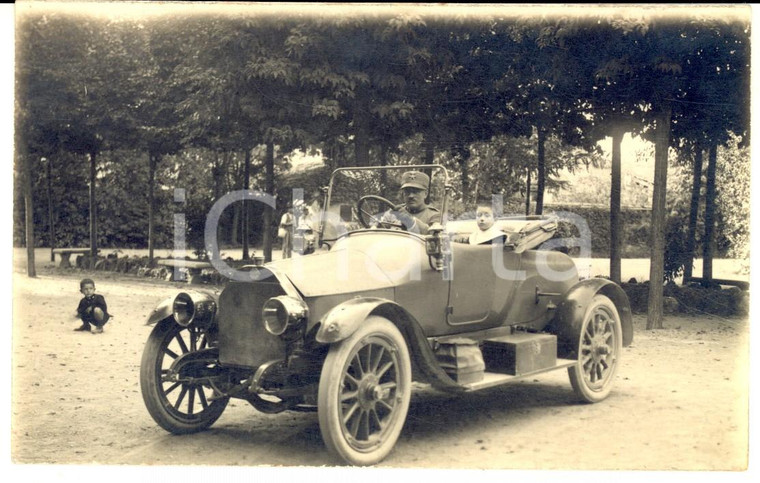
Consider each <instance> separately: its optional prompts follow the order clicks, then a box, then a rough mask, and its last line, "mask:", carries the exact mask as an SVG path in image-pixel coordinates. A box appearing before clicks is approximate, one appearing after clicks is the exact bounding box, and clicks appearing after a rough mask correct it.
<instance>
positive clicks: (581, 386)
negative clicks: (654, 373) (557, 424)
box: [567, 294, 623, 403]
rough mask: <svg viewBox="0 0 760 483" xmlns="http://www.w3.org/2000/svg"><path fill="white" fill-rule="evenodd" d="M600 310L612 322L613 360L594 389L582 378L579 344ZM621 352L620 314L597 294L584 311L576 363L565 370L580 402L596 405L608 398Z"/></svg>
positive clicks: (609, 301)
mask: <svg viewBox="0 0 760 483" xmlns="http://www.w3.org/2000/svg"><path fill="white" fill-rule="evenodd" d="M600 310H601V311H603V312H604V313H605V314H606V315H607V317H608V318H610V319H612V321H613V334H614V341H613V344H612V346H613V350H614V354H613V355H614V360H613V361H612V364H611V367H610V368H609V369H607V371H608V373H607V374H606V375H605V376H604V378H603V379H604V381H603V383H602V385H601V387H599V388H594V387H591V386H590V385H589V382H588V381H587V380H586V378H585V377H584V376H583V369H582V362H581V361H582V358H583V351H582V350H581V344H582V339H583V336H584V334H585V333H586V328H587V327H588V324H589V323H590V322H591V321H592V319H593V316H594V315H595V314H597V313H598V311H600ZM622 350H623V326H622V323H621V321H620V314H618V311H617V308H616V307H615V304H614V303H612V301H611V300H610V299H609V298H607V297H606V296H605V295H600V294H597V295H595V296H594V298H593V299H592V301H591V304H589V307H588V309H586V313H585V314H584V316H583V324H582V325H581V331H580V336H579V338H578V349H577V354H578V361H577V363H576V364H575V365H573V366H571V367H569V368H568V369H567V372H568V376H569V377H570V385H572V387H573V391H575V394H576V395H577V396H578V397H579V398H580V399H581V400H582V401H585V402H588V403H597V402H599V401H602V400H604V399H606V398H607V396H609V394H610V391H611V390H612V386H613V383H614V381H615V375H616V374H617V369H618V367H619V365H620V355H621V353H622Z"/></svg>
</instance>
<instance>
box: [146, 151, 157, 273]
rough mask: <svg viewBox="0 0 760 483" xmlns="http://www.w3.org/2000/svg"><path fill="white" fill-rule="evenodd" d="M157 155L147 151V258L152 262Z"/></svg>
mask: <svg viewBox="0 0 760 483" xmlns="http://www.w3.org/2000/svg"><path fill="white" fill-rule="evenodd" d="M158 158H159V156H158V155H157V154H154V153H148V260H150V262H151V263H152V262H153V248H154V247H153V243H154V241H153V240H154V238H155V233H154V230H155V228H154V218H155V214H154V211H155V205H156V201H155V190H156V168H157V166H158Z"/></svg>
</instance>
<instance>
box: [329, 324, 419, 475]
mask: <svg viewBox="0 0 760 483" xmlns="http://www.w3.org/2000/svg"><path fill="white" fill-rule="evenodd" d="M411 386H412V381H411V363H410V359H409V350H408V348H407V346H406V342H405V340H404V337H403V336H402V335H401V333H400V332H399V330H398V328H396V326H395V325H393V323H391V322H390V321H389V320H387V319H385V318H382V317H376V316H372V317H369V318H368V319H367V320H365V321H364V322H363V323H362V325H360V326H359V329H358V330H357V331H356V332H354V333H353V334H352V335H351V336H350V337H348V338H347V339H345V340H343V341H341V342H338V343H337V344H335V345H333V346H332V347H331V348H330V352H329V353H328V355H327V358H326V359H325V363H324V366H323V367H322V374H321V378H320V382H319V396H318V415H319V427H320V430H321V432H322V439H323V440H324V442H325V444H326V446H327V448H328V450H329V451H330V452H331V453H332V454H334V455H336V456H338V457H340V458H341V459H342V460H343V461H345V462H347V463H349V464H352V465H372V464H375V463H378V462H380V461H382V460H383V458H385V457H386V456H387V455H388V453H390V451H391V450H392V449H393V446H394V445H395V444H396V440H397V439H398V437H399V434H400V433H401V428H402V427H403V425H404V421H405V420H406V414H407V410H408V409H409V399H410V396H411Z"/></svg>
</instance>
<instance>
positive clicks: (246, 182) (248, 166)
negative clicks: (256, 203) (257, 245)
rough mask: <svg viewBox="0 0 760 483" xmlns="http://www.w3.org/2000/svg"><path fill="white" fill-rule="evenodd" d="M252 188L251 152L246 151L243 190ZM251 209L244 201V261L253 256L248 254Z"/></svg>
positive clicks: (248, 149) (247, 149)
mask: <svg viewBox="0 0 760 483" xmlns="http://www.w3.org/2000/svg"><path fill="white" fill-rule="evenodd" d="M250 187H251V150H250V148H246V150H245V165H244V168H243V189H244V190H246V191H248V190H249V189H250ZM249 208H250V206H249V202H248V201H247V200H244V201H243V260H250V259H251V255H250V253H248V209H249Z"/></svg>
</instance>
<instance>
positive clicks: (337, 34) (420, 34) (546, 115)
mask: <svg viewBox="0 0 760 483" xmlns="http://www.w3.org/2000/svg"><path fill="white" fill-rule="evenodd" d="M136 8H140V7H136ZM696 10H697V13H696V14H695V13H692V12H689V13H687V12H686V11H682V13H683V14H684V17H683V18H681V19H678V20H675V19H674V17H667V16H665V17H658V16H652V17H644V16H626V15H625V14H623V13H622V11H620V12H617V13H615V14H614V15H613V14H611V15H607V14H604V13H602V14H595V16H593V17H591V16H579V15H577V10H574V11H571V10H568V13H567V15H565V16H559V15H558V16H540V17H539V16H534V17H531V16H521V15H516V14H508V15H500V14H498V10H492V11H490V13H489V14H487V15H474V16H467V15H457V16H454V15H436V14H433V13H432V12H433V11H426V10H424V9H420V10H408V11H399V12H398V13H395V12H392V11H391V10H379V11H378V13H374V14H369V15H355V16H352V15H340V16H336V15H333V14H331V13H329V12H327V13H325V14H320V15H317V14H308V15H307V14H290V15H282V14H269V13H261V12H257V11H255V10H249V11H246V10H239V9H236V10H235V14H234V15H228V14H225V12H224V10H222V11H221V13H219V14H209V15H202V16H201V15H192V14H189V13H184V14H178V13H176V12H174V13H172V14H170V15H150V14H148V13H147V10H146V13H145V14H144V15H142V16H139V17H138V16H127V17H122V18H119V17H100V16H95V15H92V16H90V15H87V14H86V12H84V11H83V10H81V9H80V10H78V11H77V13H76V14H74V15H70V14H68V13H66V11H65V10H52V9H51V10H48V9H46V8H44V6H43V7H40V8H39V9H25V10H24V11H23V12H21V14H20V15H19V22H18V32H19V34H18V48H17V54H18V55H17V66H16V86H17V106H18V110H17V120H16V128H17V133H19V134H18V143H17V146H18V149H17V157H16V162H17V163H29V164H30V165H31V167H32V172H33V173H34V176H33V178H34V179H33V180H32V181H33V194H34V197H33V199H34V200H35V211H34V220H35V233H36V234H37V242H38V243H39V244H43V245H48V244H49V243H50V242H51V240H50V239H49V236H48V235H47V234H48V233H49V228H50V227H49V224H50V217H49V216H48V206H47V200H48V198H50V199H52V200H53V205H54V210H53V211H54V213H53V217H52V220H53V224H54V225H55V240H52V242H53V243H54V245H56V246H72V245H84V244H86V243H87V241H88V236H89V232H88V228H87V216H88V213H89V208H88V205H87V193H88V182H89V181H88V180H89V178H88V169H89V168H88V161H90V162H92V163H94V164H95V165H96V166H97V176H96V178H95V179H96V186H95V188H96V193H97V195H96V197H95V200H96V204H97V213H98V216H97V217H98V220H99V226H98V237H99V241H100V244H101V245H104V246H108V245H110V246H117V245H118V246H146V245H147V243H148V236H149V234H148V228H147V223H146V219H147V218H148V213H152V218H153V219H155V226H154V227H153V231H152V238H153V240H152V241H153V242H154V243H155V244H156V245H157V246H171V243H172V240H173V214H174V213H184V214H185V216H186V217H187V219H188V228H189V233H188V239H189V240H190V241H191V243H192V244H194V245H196V246H197V245H199V244H200V239H201V234H202V230H203V229H202V226H203V225H202V223H203V220H204V216H205V215H204V214H205V213H206V212H207V210H208V209H209V207H210V206H211V205H212V204H213V202H214V201H215V200H216V199H218V198H219V197H220V196H222V195H223V194H224V193H226V192H229V191H231V190H234V189H241V188H243V187H244V173H245V172H246V169H247V168H246V163H248V162H250V173H251V174H250V180H251V183H250V186H251V189H258V190H261V191H267V192H272V193H273V194H276V195H277V196H278V198H279V199H280V200H284V199H286V198H288V196H289V192H288V189H289V188H292V187H294V183H293V180H292V179H291V180H288V179H287V176H286V174H285V173H286V172H287V167H288V162H287V159H288V153H290V152H291V151H292V150H294V149H296V148H300V149H303V150H306V151H310V152H311V151H319V152H321V153H322V154H323V155H324V156H325V157H326V161H327V164H328V166H330V167H335V166H341V165H353V164H359V165H362V164H364V165H367V164H391V163H392V164H403V163H410V162H423V163H430V162H441V163H443V164H445V165H446V166H447V167H449V168H450V169H451V170H452V172H453V173H454V178H455V184H454V188H455V190H456V193H457V195H456V198H457V200H456V203H455V204H454V207H455V208H456V207H458V208H457V209H458V210H459V211H461V212H463V211H466V210H467V209H469V208H470V207H471V205H472V203H473V202H474V201H476V200H477V199H478V198H483V197H487V196H490V195H491V194H494V193H500V194H503V195H504V196H505V198H506V199H510V200H514V199H524V197H525V196H526V195H529V194H530V193H531V192H534V193H535V196H536V197H537V198H538V199H539V203H538V204H539V206H540V205H541V203H542V202H543V192H544V190H545V189H550V188H552V187H553V186H556V175H557V173H558V172H559V171H560V170H561V169H563V168H569V169H573V168H575V167H577V166H582V165H584V164H586V165H588V164H589V163H593V162H596V161H594V157H595V154H594V152H593V146H594V144H595V142H596V141H597V140H599V139H601V138H603V137H605V136H607V135H608V134H609V133H610V130H611V129H612V127H613V126H614V125H617V124H620V123H625V124H626V126H629V128H628V129H629V130H630V131H632V132H636V133H642V134H643V135H645V136H649V135H651V134H652V133H653V132H654V131H653V126H654V125H655V124H656V122H655V119H656V116H655V114H656V113H659V112H661V109H662V106H664V105H667V108H668V109H669V112H671V113H672V120H673V123H674V124H673V125H674V127H673V129H672V130H671V136H670V138H671V139H670V145H671V146H675V147H679V146H685V145H686V144H688V143H689V142H693V141H694V140H697V139H700V140H711V141H713V142H716V143H719V144H721V145H723V144H725V143H727V142H733V143H735V141H729V140H730V139H735V138H731V137H730V136H729V134H730V133H732V132H733V133H736V134H738V135H740V136H741V139H743V140H744V142H745V144H746V142H747V136H746V131H747V130H748V107H747V106H748V104H749V102H748V99H749V90H748V85H749V84H748V79H749V26H748V25H749V24H748V22H747V19H746V18H745V17H741V16H738V17H737V16H732V15H722V14H721V15H707V16H703V15H700V14H699V13H698V10H699V9H696ZM735 11H736V10H735ZM494 12H496V13H494ZM510 12H514V11H510ZM738 12H739V13H740V15H743V14H746V12H744V11H743V10H739V11H738ZM267 146H269V147H270V148H273V149H267ZM731 152H732V153H734V154H730V155H725V156H724V157H722V158H721V166H722V167H721V171H720V173H722V174H720V176H721V178H720V181H719V183H720V182H723V180H729V179H732V178H733V177H738V176H741V175H742V174H743V173H744V172H745V171H744V168H742V167H741V166H743V164H742V163H743V161H744V160H746V159H748V158H747V157H746V153H745V152H742V151H740V150H738V148H737V147H736V146H734V149H733V150H731ZM246 153H248V155H249V156H246ZM268 153H269V154H268ZM46 163H52V168H53V169H52V170H51V176H50V177H51V179H50V180H49V181H50V186H51V188H50V192H49V193H48V191H47V183H48V179H47V175H46V172H47V170H46V168H47V166H46ZM17 172H18V173H21V172H22V170H21V169H17ZM21 186H22V185H21V183H17V193H16V200H17V203H16V205H15V206H16V208H15V210H16V211H15V216H16V223H15V232H14V239H15V242H16V243H20V242H21V240H22V239H23V233H24V227H23V226H22V223H21V220H23V213H22V210H23V203H21V202H20V201H21V200H22V193H21V189H20V188H21ZM175 188H182V189H185V190H186V191H187V201H186V202H184V203H179V204H178V203H175V202H174V201H173V191H174V189H175ZM531 190H532V191H531ZM307 191H309V192H312V191H313V190H312V189H311V187H309V189H308V190H307ZM720 192H721V196H720V197H719V200H718V201H719V203H720V204H721V206H724V208H723V210H722V211H721V213H722V215H721V217H722V220H723V221H724V224H723V225H722V226H723V227H724V228H728V227H731V229H732V230H733V229H734V228H735V227H736V226H737V225H742V223H741V220H742V218H741V216H742V214H743V213H744V212H745V211H746V206H740V205H737V203H739V204H741V202H737V200H742V199H744V200H747V199H748V197H745V198H741V197H742V196H743V195H745V194H746V189H745V187H743V186H742V187H737V188H736V190H735V191H730V192H729V191H728V190H727V189H726V190H723V189H722V188H721V191H720ZM151 193H152V194H151ZM151 200H152V201H151ZM278 206H280V205H278ZM516 206H519V204H518V205H516ZM252 210H253V211H252V216H249V218H248V223H249V226H248V230H249V231H250V232H251V233H253V241H254V242H255V243H259V242H262V243H265V240H266V239H267V237H269V236H270V235H271V232H272V230H273V229H274V225H276V221H277V219H278V216H277V214H272V213H266V210H263V209H261V208H259V207H254V208H252ZM742 210H744V211H742ZM228 211H229V212H225V214H224V219H223V223H222V231H223V233H222V234H221V235H220V237H221V239H222V240H223V242H225V243H229V244H237V243H239V242H240V239H241V230H240V226H239V225H240V223H242V216H241V214H240V208H239V207H237V206H236V207H234V208H231V209H229V210H228ZM539 211H540V207H539ZM265 224H266V225H268V226H265ZM745 226H746V225H745ZM267 228H268V229H267ZM724 231H725V230H724ZM46 237H47V238H46ZM724 238H725V239H726V240H727V241H728V242H729V243H730V244H731V246H732V247H733V249H734V250H740V248H739V247H740V246H741V245H742V243H743V240H744V239H746V232H743V231H742V230H741V229H739V230H735V231H732V232H731V233H730V234H729V233H727V232H726V233H725V234H724ZM732 253H733V252H732Z"/></svg>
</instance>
